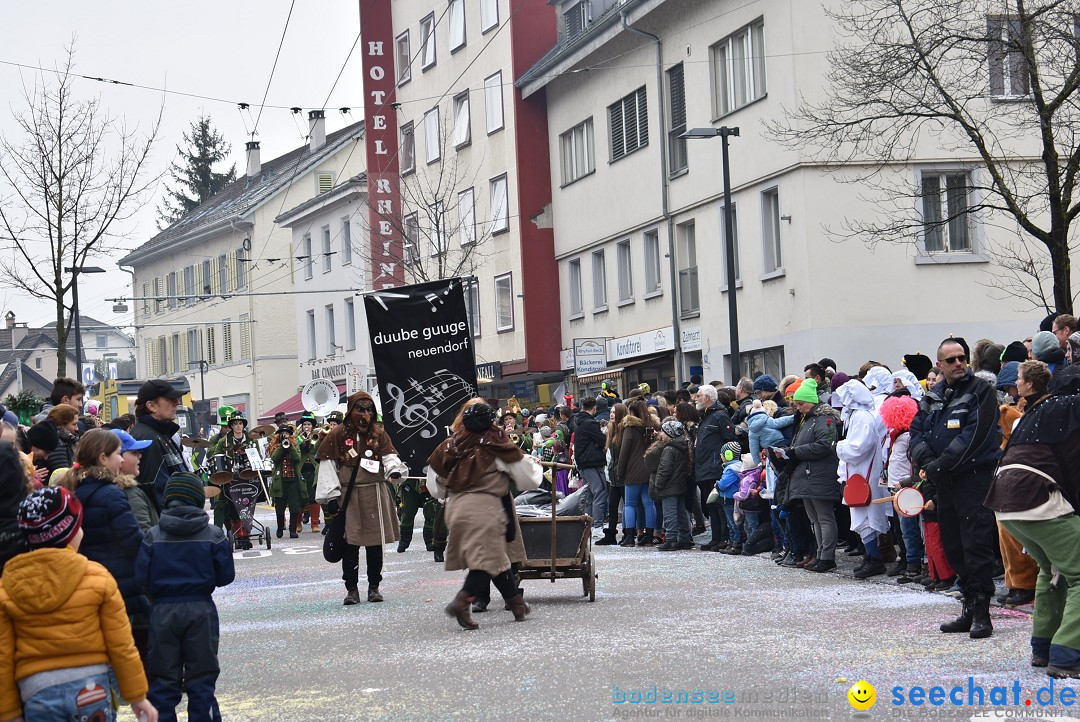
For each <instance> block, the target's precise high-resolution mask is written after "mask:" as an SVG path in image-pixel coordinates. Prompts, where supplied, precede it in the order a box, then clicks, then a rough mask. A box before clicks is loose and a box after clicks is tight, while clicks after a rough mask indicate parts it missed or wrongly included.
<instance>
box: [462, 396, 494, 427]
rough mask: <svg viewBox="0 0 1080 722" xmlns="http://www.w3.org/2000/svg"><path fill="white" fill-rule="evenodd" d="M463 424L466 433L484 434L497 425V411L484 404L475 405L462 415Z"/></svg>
mask: <svg viewBox="0 0 1080 722" xmlns="http://www.w3.org/2000/svg"><path fill="white" fill-rule="evenodd" d="M461 423H462V424H464V426H465V429H466V431H471V432H473V433H474V434H482V433H484V432H485V431H487V430H488V429H490V428H491V425H492V424H494V423H495V409H493V408H491V406H489V405H488V404H486V403H483V402H481V403H478V404H473V405H472V406H470V407H469V408H467V409H465V413H464V414H462V415H461Z"/></svg>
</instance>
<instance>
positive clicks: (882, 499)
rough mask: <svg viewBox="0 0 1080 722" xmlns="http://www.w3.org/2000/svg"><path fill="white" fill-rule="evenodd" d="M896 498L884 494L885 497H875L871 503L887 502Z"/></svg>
mask: <svg viewBox="0 0 1080 722" xmlns="http://www.w3.org/2000/svg"><path fill="white" fill-rule="evenodd" d="M895 498H896V497H895V496H883V497H881V498H880V499H874V500H873V501H872V502H870V503H871V504H884V503H886V502H891V501H892V500H893V499H895Z"/></svg>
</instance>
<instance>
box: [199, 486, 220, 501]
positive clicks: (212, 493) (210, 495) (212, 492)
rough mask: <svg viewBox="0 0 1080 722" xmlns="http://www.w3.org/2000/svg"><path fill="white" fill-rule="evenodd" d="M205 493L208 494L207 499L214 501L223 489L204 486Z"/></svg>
mask: <svg viewBox="0 0 1080 722" xmlns="http://www.w3.org/2000/svg"><path fill="white" fill-rule="evenodd" d="M203 492H204V493H205V494H206V498H207V499H213V498H214V497H215V496H217V495H218V494H220V493H221V487H217V486H204V487H203Z"/></svg>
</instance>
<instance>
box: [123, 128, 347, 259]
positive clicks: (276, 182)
mask: <svg viewBox="0 0 1080 722" xmlns="http://www.w3.org/2000/svg"><path fill="white" fill-rule="evenodd" d="M363 130H364V123H363V121H359V122H356V123H353V124H352V125H347V126H345V127H344V128H342V129H341V130H338V131H335V132H333V133H330V134H328V135H327V136H326V143H325V144H324V145H323V146H322V147H320V148H319V149H318V150H316V151H315V152H314V153H312V152H311V149H310V147H309V146H308V145H303V146H300V147H299V148H295V149H293V150H291V151H289V152H288V153H286V154H285V155H282V156H278V157H277V158H274V159H273V160H268V161H266V162H265V163H262V167H261V170H260V172H259V175H258V176H257V177H255V178H248V177H247V176H244V177H243V178H239V179H237V180H235V181H233V182H232V183H230V184H229V185H227V186H225V187H224V188H222V189H221V190H220V191H218V192H217V193H215V194H214V195H213V196H211V197H210V199H209V200H207V201H206V202H204V203H202V204H200V205H199V206H197V207H196V208H194V209H192V210H191V211H189V212H188V213H186V214H185V215H184V217H183V218H181V219H180V220H178V221H176V222H175V223H173V224H172V225H171V226H169V227H168V228H166V229H165V230H163V231H161V232H160V233H158V234H157V235H156V236H154V237H153V238H151V239H150V240H149V241H147V242H146V243H144V244H143V245H141V246H139V247H138V248H136V249H135V250H134V251H132V252H131V253H129V254H127V255H126V256H124V257H123V258H121V259H120V260H119V261H118V262H117V264H118V265H122V266H130V265H135V264H137V263H139V262H140V261H143V260H145V259H147V258H149V257H150V256H152V255H153V254H154V253H155V252H156V251H159V250H162V249H164V248H167V247H169V246H171V245H174V244H176V243H181V242H183V241H184V240H185V239H186V238H188V237H190V236H192V235H195V234H197V233H198V232H199V231H202V230H206V229H208V228H210V227H212V226H214V225H216V224H219V223H224V222H226V221H229V220H236V219H239V218H242V217H243V216H244V215H246V214H247V213H249V212H250V211H252V210H254V209H255V208H256V207H257V206H259V205H260V204H262V203H263V202H265V201H266V200H268V199H269V198H270V197H272V196H273V195H274V194H275V193H276V192H277V191H278V190H280V189H281V188H283V187H285V186H286V185H288V184H289V183H290V182H292V180H293V179H294V178H295V177H298V176H300V175H302V174H303V173H304V172H306V171H307V170H308V169H309V168H310V167H312V166H314V165H315V164H317V163H318V162H319V161H321V160H323V159H324V158H326V157H328V156H330V155H332V154H333V153H335V152H336V151H337V150H338V149H339V148H341V147H342V146H344V145H345V144H347V143H348V142H349V141H351V140H353V139H356V138H359V137H361V136H362V135H363Z"/></svg>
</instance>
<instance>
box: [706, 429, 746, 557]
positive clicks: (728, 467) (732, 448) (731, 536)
mask: <svg viewBox="0 0 1080 722" xmlns="http://www.w3.org/2000/svg"><path fill="white" fill-rule="evenodd" d="M741 454H742V446H741V445H740V444H739V442H737V441H729V442H727V443H726V444H724V445H723V446H721V447H720V457H721V460H722V461H723V464H724V473H723V474H722V475H721V476H720V479H719V481H717V482H716V491H717V493H718V494H719V495H720V497H719V499H717V501H716V503H715V504H713V509H714V510H716V509H717V507H721V506H722V507H723V509H724V518H725V519H726V520H727V530H728V535H727V536H728V539H727V543H726V544H722V545H720V547H718V548H716V550H715V551H719V552H724V553H726V554H742V540H743V538H742V529H740V528H739V525H738V524H736V523H735V492H736V491H738V490H739V472H740V471H742V468H743V465H742V461H741V460H740V458H739V457H740V455H741ZM714 513H715V511H714ZM717 516H719V515H718V514H717ZM718 521H719V519H718V518H713V520H712V523H713V524H716V523H717V522H718Z"/></svg>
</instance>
